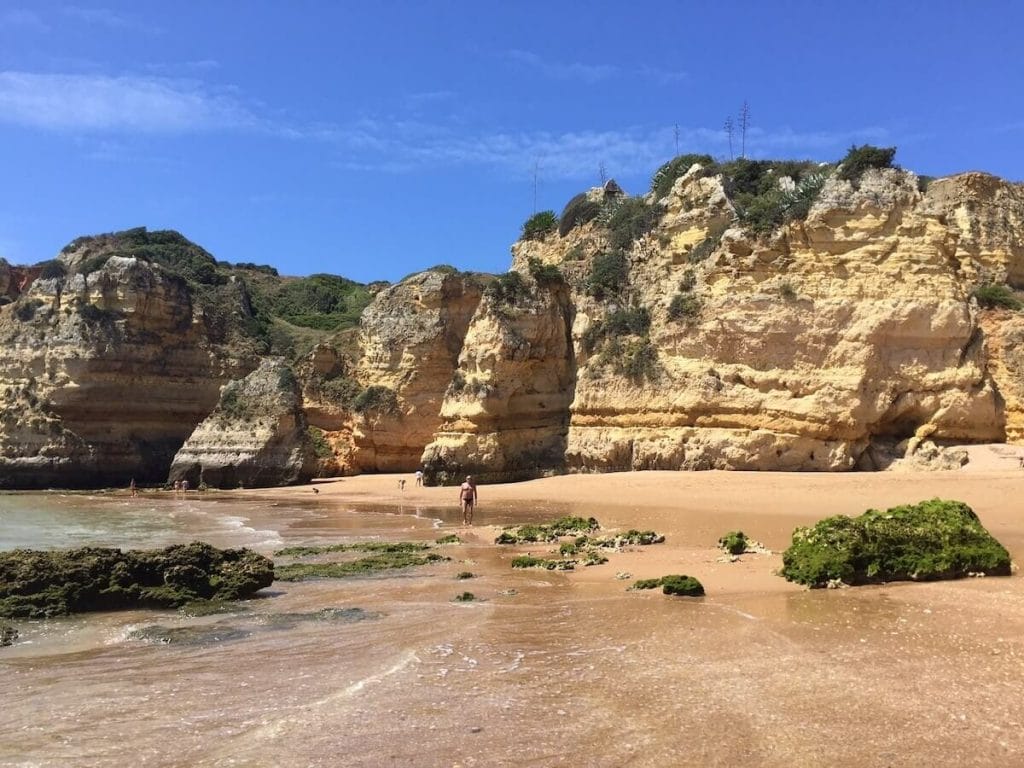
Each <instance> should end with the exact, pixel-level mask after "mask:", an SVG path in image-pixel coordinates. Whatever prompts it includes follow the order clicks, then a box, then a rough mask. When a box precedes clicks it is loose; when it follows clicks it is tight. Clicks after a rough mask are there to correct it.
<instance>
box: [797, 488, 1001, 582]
mask: <svg viewBox="0 0 1024 768" xmlns="http://www.w3.org/2000/svg"><path fill="white" fill-rule="evenodd" d="M782 563H783V567H782V570H781V572H780V573H781V575H782V576H784V577H785V578H786V579H788V580H789V581H795V582H797V583H799V584H806V585H807V586H810V587H824V586H827V585H828V584H829V582H842V583H844V584H850V585H854V584H871V583H878V582H884V581H908V580H913V581H928V580H935V579H956V578H962V577H964V576H967V575H969V574H971V573H984V574H987V575H998V576H1005V575H1009V573H1010V555H1009V553H1008V552H1007V551H1006V549H1005V548H1004V547H1003V546H1002V545H1001V544H1000V543H999V542H998V541H996V540H995V539H994V538H992V536H991V534H989V532H988V531H987V530H985V528H984V526H982V524H981V522H980V521H979V520H978V516H977V515H975V514H974V511H973V510H972V509H971V508H970V507H968V506H967V505H966V504H964V503H963V502H960V501H944V500H942V499H932V500H931V501H922V502H921V503H919V504H911V505H903V506H899V507H893V508H891V509H887V510H885V511H879V510H875V509H869V510H868V511H867V512H865V513H864V514H863V515H860V516H859V517H853V518H851V517H845V516H841V515H840V516H836V517H829V518H826V519H824V520H821V521H820V522H818V523H817V524H815V525H814V526H812V527H810V528H797V529H796V531H794V532H793V543H792V545H791V546H790V547H789V549H787V550H786V551H785V552H784V553H783V555H782Z"/></svg>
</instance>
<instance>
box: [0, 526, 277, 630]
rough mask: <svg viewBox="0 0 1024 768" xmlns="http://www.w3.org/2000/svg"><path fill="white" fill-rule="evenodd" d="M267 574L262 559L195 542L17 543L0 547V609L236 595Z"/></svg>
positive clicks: (98, 607) (59, 610)
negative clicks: (125, 545)
mask: <svg viewBox="0 0 1024 768" xmlns="http://www.w3.org/2000/svg"><path fill="white" fill-rule="evenodd" d="M273 580H274V564H273V562H272V561H271V560H269V559H268V558H266V557H263V556H262V555H259V554H257V553H255V552H253V551H251V550H248V549H217V548H215V547H212V546H210V545H209V544H203V543H201V542H193V543H192V544H179V545H176V546H172V547H167V548H165V549H157V550H129V551H126V552H122V551H121V550H119V549H105V548H101V547H81V548H79V549H70V550H63V551H53V552H43V551H38V550H30V549H16V550H14V551H11V552H3V553H0V616H7V617H15V616H24V617H28V618H45V617H49V616H63V615H66V614H69V613H79V612H83V611H112V610H119V609H124V608H176V607H178V606H181V605H185V604H186V603H190V602H192V601H195V600H238V599H241V598H244V597H250V596H251V595H252V594H253V593H255V592H256V591H257V590H260V589H262V588H264V587H269V586H270V584H271V583H272V582H273Z"/></svg>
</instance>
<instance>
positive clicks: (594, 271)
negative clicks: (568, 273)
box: [587, 251, 629, 300]
mask: <svg viewBox="0 0 1024 768" xmlns="http://www.w3.org/2000/svg"><path fill="white" fill-rule="evenodd" d="M628 274H629V265H628V263H627V261H626V257H625V255H623V254H622V252H621V251H607V252H605V253H602V254H599V255H597V256H595V257H594V261H593V263H592V264H591V266H590V275H589V277H588V278H587V293H589V294H590V295H591V296H593V297H594V298H595V299H598V300H600V299H603V298H605V297H606V296H617V295H618V294H619V293H621V291H622V289H623V288H625V287H626V280H627V277H628Z"/></svg>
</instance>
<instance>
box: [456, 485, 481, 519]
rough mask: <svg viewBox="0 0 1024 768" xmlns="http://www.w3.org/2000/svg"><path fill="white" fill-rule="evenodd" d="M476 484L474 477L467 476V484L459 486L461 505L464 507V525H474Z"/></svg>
mask: <svg viewBox="0 0 1024 768" xmlns="http://www.w3.org/2000/svg"><path fill="white" fill-rule="evenodd" d="M476 499H477V495H476V483H474V482H473V476H472V475H466V482H464V483H463V484H462V485H460V486H459V503H460V504H461V505H462V524H463V525H472V524H473V507H475V506H476Z"/></svg>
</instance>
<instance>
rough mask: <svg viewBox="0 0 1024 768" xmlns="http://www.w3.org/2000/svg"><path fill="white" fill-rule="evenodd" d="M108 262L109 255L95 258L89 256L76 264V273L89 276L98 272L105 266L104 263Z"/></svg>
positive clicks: (100, 255) (102, 254)
mask: <svg viewBox="0 0 1024 768" xmlns="http://www.w3.org/2000/svg"><path fill="white" fill-rule="evenodd" d="M108 261H110V254H109V253H100V254H97V255H96V256H90V257H89V258H87V259H82V261H81V262H79V264H78V272H79V273H80V274H83V275H91V274H92V273H93V272H99V271H100V270H101V269H103V267H104V266H106V263H107V262H108Z"/></svg>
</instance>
